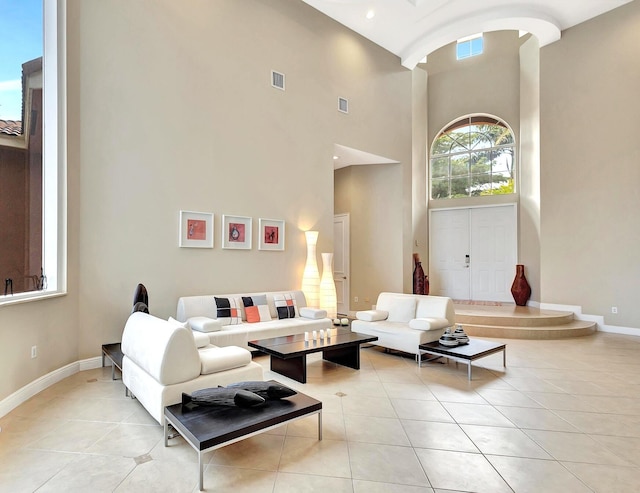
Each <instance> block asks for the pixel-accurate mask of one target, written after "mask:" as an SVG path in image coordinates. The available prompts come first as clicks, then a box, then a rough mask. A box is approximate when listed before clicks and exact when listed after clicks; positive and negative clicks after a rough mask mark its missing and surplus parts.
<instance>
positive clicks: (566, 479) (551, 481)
mask: <svg viewBox="0 0 640 493" xmlns="http://www.w3.org/2000/svg"><path fill="white" fill-rule="evenodd" d="M487 459H488V460H489V461H490V462H491V464H493V466H494V467H495V468H496V470H497V471H498V472H499V473H500V475H501V476H502V477H503V478H504V479H505V480H506V481H507V483H508V484H509V486H511V488H513V491H515V492H517V493H542V492H544V493H569V492H570V493H590V492H591V490H590V489H589V488H587V487H586V486H585V485H584V484H583V483H582V482H581V481H580V480H579V479H577V478H576V477H575V476H574V475H573V474H571V473H570V472H569V471H567V470H566V469H565V468H564V467H563V466H562V465H560V464H559V463H558V462H555V461H549V460H540V459H525V458H520V457H502V456H495V455H490V456H487Z"/></svg>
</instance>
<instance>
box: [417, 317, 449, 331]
mask: <svg viewBox="0 0 640 493" xmlns="http://www.w3.org/2000/svg"><path fill="white" fill-rule="evenodd" d="M450 325H451V324H450V323H449V321H448V320H447V319H446V318H439V317H423V318H414V319H413V320H409V327H410V328H411V329H415V330H436V329H444V328H445V327H449V326H450Z"/></svg>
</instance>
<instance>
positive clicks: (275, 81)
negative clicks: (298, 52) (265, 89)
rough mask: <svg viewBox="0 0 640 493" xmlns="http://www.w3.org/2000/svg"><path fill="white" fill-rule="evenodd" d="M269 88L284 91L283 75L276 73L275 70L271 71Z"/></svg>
mask: <svg viewBox="0 0 640 493" xmlns="http://www.w3.org/2000/svg"><path fill="white" fill-rule="evenodd" d="M271 86H272V87H275V88H276V89H281V90H283V91H284V74H281V73H280V72H276V71H275V70H272V71H271Z"/></svg>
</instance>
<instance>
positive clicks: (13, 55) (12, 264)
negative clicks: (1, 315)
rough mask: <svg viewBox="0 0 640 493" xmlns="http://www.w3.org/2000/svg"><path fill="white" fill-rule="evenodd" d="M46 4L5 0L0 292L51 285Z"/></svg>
mask: <svg viewBox="0 0 640 493" xmlns="http://www.w3.org/2000/svg"><path fill="white" fill-rule="evenodd" d="M42 8H43V2H42V0H0V33H2V42H1V43H0V282H2V283H4V288H3V291H2V292H0V296H5V295H6V296H11V295H12V294H14V293H20V292H25V291H37V290H43V289H45V288H46V287H47V286H46V282H47V281H46V269H43V267H44V266H43V253H44V252H43V227H42V224H43V205H42V204H43V200H42V198H43V192H42V190H43V166H42V163H43V161H42V155H43V153H42V144H43V132H42V129H43V89H42V88H43V76H42V74H43V70H42V54H43V10H42Z"/></svg>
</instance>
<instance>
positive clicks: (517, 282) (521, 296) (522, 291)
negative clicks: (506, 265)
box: [511, 264, 531, 306]
mask: <svg viewBox="0 0 640 493" xmlns="http://www.w3.org/2000/svg"><path fill="white" fill-rule="evenodd" d="M511 294H512V296H513V300H514V301H515V302H516V305H518V306H525V305H526V304H527V301H528V300H529V297H530V296H531V286H529V283H528V282H527V278H526V277H525V275H524V265H522V264H518V265H516V277H515V279H514V280H513V284H512V285H511Z"/></svg>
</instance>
